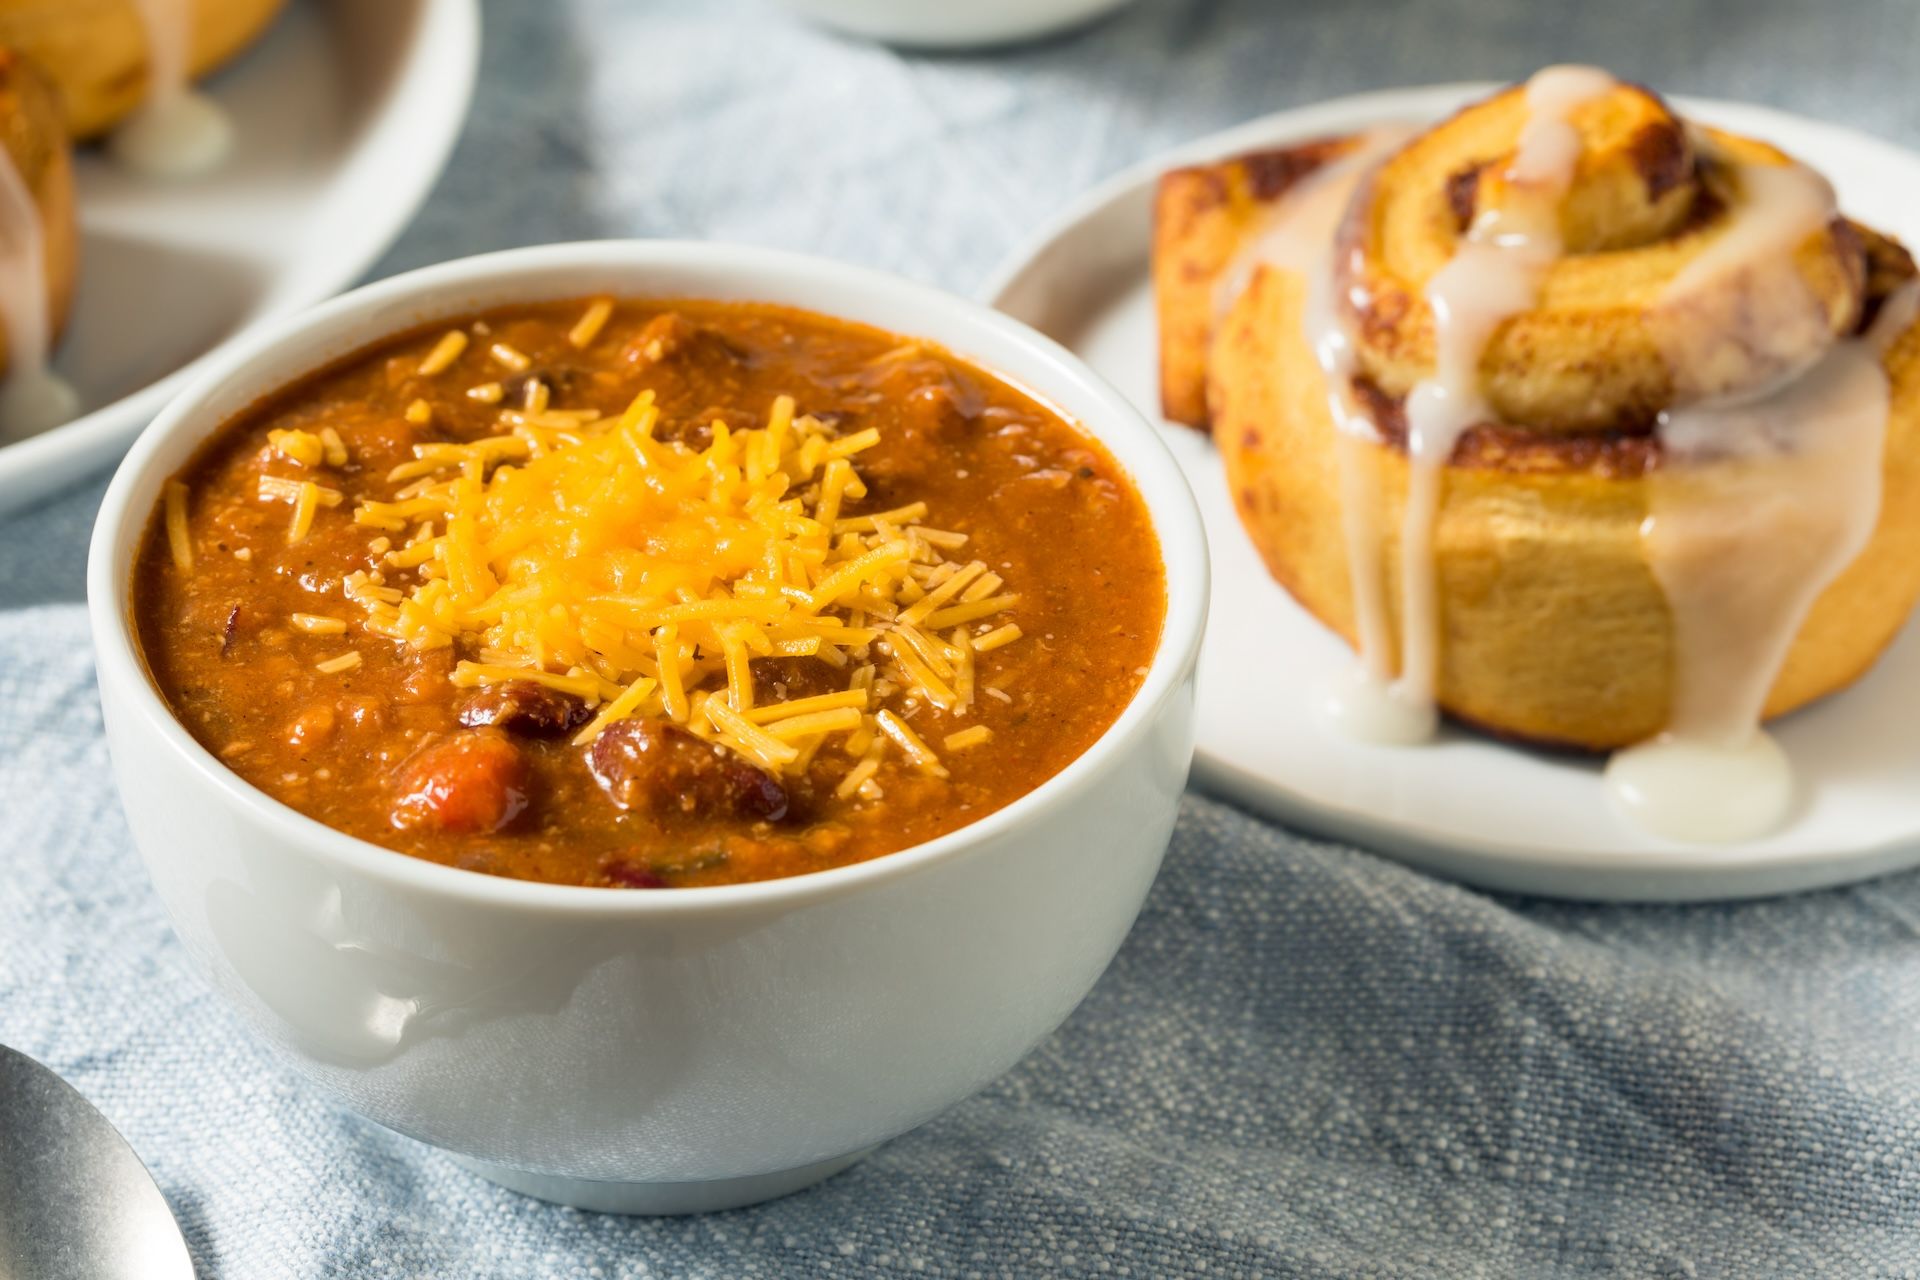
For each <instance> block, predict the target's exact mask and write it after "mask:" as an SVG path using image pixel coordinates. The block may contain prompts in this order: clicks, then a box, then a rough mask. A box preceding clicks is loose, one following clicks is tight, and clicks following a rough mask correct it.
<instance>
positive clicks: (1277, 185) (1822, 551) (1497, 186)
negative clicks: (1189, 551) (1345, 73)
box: [1154, 68, 1920, 838]
mask: <svg viewBox="0 0 1920 1280" xmlns="http://www.w3.org/2000/svg"><path fill="white" fill-rule="evenodd" d="M1154 270H1155V282H1156V292H1157V303H1158V308H1159V315H1160V325H1161V352H1160V356H1161V370H1162V394H1163V399H1164V407H1165V410H1166V412H1167V414H1168V416H1170V417H1172V418H1175V419H1176V420H1180V421H1184V422H1188V423H1192V424H1194V425H1197V426H1207V427H1210V428H1211V430H1212V433H1213V437H1214V440H1215V441H1216V443H1217V445H1218V447H1219V449H1220V453H1221V456H1222V458H1223V460H1224V462H1225V464H1226V469H1227V474H1228V478H1229V482H1230V486H1231V491H1232V494H1233V498H1234V501H1235V503H1236V505H1237V507H1238V511H1239V515H1240V517H1241V520H1242V522H1243V523H1244V525H1245V526H1246V529H1247V532H1248V534H1249V535H1250V536H1251V537H1252V539H1253V541H1254V542H1255V544H1256V545H1257V546H1258V547H1259V550H1260V552H1261V554H1262V556H1263V557H1264V559H1265V561H1266V564H1267V566H1268V568H1269V569H1270V571H1271V572H1272V574H1273V576H1274V577H1275V578H1276V579H1277V580H1278V581H1279V582H1280V584H1281V585H1282V586H1284V587H1285V588H1286V589H1287V590H1288V591H1289V592H1290V593H1291V594H1292V595H1293V596H1294V597H1295V599H1297V600H1298V601H1299V602H1300V603H1301V604H1302V605H1303V606H1305V607H1306V608H1307V609H1308V610H1310V611H1311V612H1312V613H1313V614H1314V615H1315V616H1317V617H1318V618H1319V619H1320V620H1321V621H1323V622H1324V623H1325V624H1326V625H1328V626H1329V627H1331V628H1332V629H1333V630H1335V631H1336V632H1338V633H1339V634H1341V635H1342V636H1343V637H1345V638H1346V639H1347V640H1348V641H1349V642H1350V643H1352V644H1353V645H1354V646H1355V647H1356V649H1357V650H1358V652H1359V654H1360V657H1361V670H1360V674H1359V676H1358V677H1357V679H1356V682H1355V685H1354V686H1353V688H1351V689H1349V690H1347V691H1345V692H1344V693H1343V694H1341V695H1339V696H1338V697H1336V699H1335V703H1334V705H1335V706H1336V708H1337V709H1339V710H1340V711H1341V713H1342V714H1343V715H1344V716H1345V717H1346V719H1347V723H1349V724H1350V725H1352V726H1353V727H1354V728H1355V729H1356V730H1357V731H1358V732H1361V733H1363V734H1366V735H1368V736H1375V737H1384V738H1389V739H1397V740H1412V739H1417V738H1419V737H1421V736H1423V734H1424V733H1425V731H1426V730H1427V729H1428V728H1429V726H1430V723H1431V718H1432V715H1433V713H1434V711H1435V710H1436V709H1437V710H1441V711H1445V712H1448V713H1450V714H1452V715H1453V716H1455V717H1457V718H1459V719H1460V720H1462V721H1466V722H1469V723H1471V724H1474V725H1478V726H1481V727H1483V728H1485V729H1487V730H1490V731H1492V732H1494V733H1497V734H1501V735H1506V736H1510V737H1513V738H1516V739H1522V740H1525V741H1528V742H1532V743H1541V744H1552V745H1558V746H1567V747H1574V748H1581V749H1587V750H1595V751H1606V750H1618V749H1621V748H1629V747H1632V748H1635V750H1634V752H1631V753H1628V754H1627V755H1626V756H1623V757H1621V758H1620V759H1619V761H1618V762H1617V763H1619V764H1620V765H1621V766H1622V767H1621V768H1620V769H1619V770H1618V771H1617V772H1618V773H1619V776H1620V778H1621V780H1622V782H1623V786H1625V788H1626V795H1625V798H1626V800H1627V802H1628V803H1629V805H1630V807H1631V806H1636V805H1639V806H1642V807H1643V808H1646V810H1647V812H1645V813H1643V814H1642V816H1643V818H1645V820H1646V821H1648V822H1649V824H1650V825H1652V826H1654V827H1655V828H1657V829H1660V830H1664V831H1666V832H1667V833H1669V834H1674V835H1679V836H1683V837H1687V838H1722V837H1742V836H1749V835H1753V834H1756V833H1758V832H1759V831H1760V830H1763V829H1765V828H1766V826H1768V825H1769V824H1771V823H1773V822H1777V821H1778V820H1779V818H1780V816H1781V814H1782V813H1783V812H1784V809H1785V799H1784V796H1785V794H1786V789H1785V785H1784V777H1785V775H1784V765H1783V764H1782V763H1781V762H1780V761H1779V760H1778V759H1777V758H1776V757H1777V755H1778V753H1777V751H1775V750H1774V749H1773V748H1772V747H1771V745H1770V743H1769V742H1768V741H1767V740H1766V739H1765V737H1764V735H1762V734H1761V733H1760V732H1759V728H1758V726H1759V723H1760V721H1761V720H1763V719H1765V718H1770V717H1773V716H1778V715H1782V714H1784V713H1786V712H1789V711H1791V710H1793V709H1794V708H1796V707H1800V706H1803V705H1805V704H1806V703H1808V702H1811V701H1813V700H1815V699H1817V698H1821V697H1823V696H1825V695H1827V694H1829V693H1832V692H1834V691H1835V690H1837V689H1840V688H1842V687H1844V686H1845V685H1847V684H1848V683H1850V682H1851V681H1853V680H1855V679H1857V678H1858V677H1859V676H1860V675H1861V674H1862V673H1863V672H1864V671H1866V670H1867V669H1868V668H1869V667H1870V666H1871V665H1872V664H1873V662H1874V660H1875V658H1876V657H1877V656H1878V654H1879V653H1880V652H1881V650H1882V649H1883V648H1885V646H1886V645H1887V643H1888V642H1889V640H1890V639H1891V638H1892V637H1893V635H1894V634H1895V632H1896V631H1897V630H1898V629H1899V628H1900V626H1901V624H1902V623H1903V622H1904V621H1905V619H1906V617H1907V615H1908V613H1909V612H1910V611H1911V609H1912V608H1913V605H1914V602H1915V599H1916V596H1920V367H1917V366H1916V357H1920V336H1917V335H1916V332H1915V325H1914V317H1915V296H1916V288H1915V283H1914V282H1915V276H1916V273H1915V269H1914V264H1913V262H1912V260H1911V259H1910V258H1909V256H1908V255H1907V253H1906V251H1905V250H1904V249H1902V248H1901V247H1900V246H1899V245H1898V244H1896V243H1894V242H1893V241H1892V240H1890V239H1888V238H1887V237H1885V236H1882V235H1880V234H1878V233H1876V232H1874V231H1873V230H1871V229H1869V228H1866V227H1863V226H1861V225H1859V224H1858V223H1855V222H1852V221H1850V220H1848V219H1846V218H1845V217H1843V216H1841V215H1840V214H1839V213H1838V211H1837V210H1836V207H1835V203H1834V196H1833V192H1832V189H1831V188H1830V187H1829V186H1828V185H1827V183H1826V182H1825V181H1824V180H1823V179H1821V178H1820V177H1819V176H1818V174H1816V173H1815V172H1814V171H1813V170H1811V169H1809V168H1807V167H1806V166H1805V165H1803V164H1801V163H1800V162H1798V161H1796V160H1794V159H1792V158H1790V157H1788V156H1786V155H1785V154H1783V153H1781V152H1780V151H1778V150H1776V149H1775V148H1773V147H1772V146H1769V145H1768V144H1766V143H1764V142H1761V141H1758V140H1754V139H1749V138H1744V137H1740V136H1736V135H1733V134H1730V133H1726V132H1723V131H1720V130H1716V129H1710V128H1705V127H1702V126H1699V125H1695V124H1692V123H1690V122H1688V121H1685V120H1683V119H1681V118H1680V117H1679V116H1677V115H1676V114H1675V112H1674V111H1673V109H1672V108H1671V107H1670V106H1669V105H1668V104H1667V103H1666V102H1665V101H1664V100H1663V99H1662V98H1661V97H1659V96H1658V95H1657V94H1655V93H1653V92H1651V91H1649V90H1646V89H1643V88H1640V87H1637V86H1633V85H1629V84H1622V83H1619V82H1616V81H1614V80H1613V79H1612V78H1611V77H1608V76H1606V75H1605V74H1604V73H1601V72H1598V71H1595V70H1592V69H1589V68H1551V69H1549V70H1547V71H1545V72H1542V73H1540V74H1539V75H1537V76H1535V77H1534V78H1533V79H1532V80H1531V81H1529V82H1528V83H1526V84H1524V85H1519V86H1515V87H1513V88H1511V89H1508V90H1506V91H1504V92H1501V93H1499V94H1496V95H1494V96H1493V97H1491V98H1489V99H1487V100H1485V101H1482V102H1479V103H1476V104H1473V105H1471V106H1468V107H1466V108H1465V109H1463V110H1461V111H1460V112H1459V113H1457V114H1456V115H1454V116H1453V117H1451V118H1450V119H1447V120H1445V121H1443V122H1441V123H1439V124H1437V125H1434V126H1432V127H1431V128H1428V129H1425V130H1423V131H1420V132H1418V133H1413V132H1411V131H1399V132H1397V133H1396V132H1386V133H1383V134H1379V135H1372V136H1367V137H1355V138H1340V139H1330V140H1326V141H1322V142H1316V143H1312V144H1308V145H1306V146H1303V147H1295V148H1289V149H1286V150H1284V151H1278V152H1268V153H1260V154H1256V155H1251V156H1242V157H1238V158H1234V159H1229V160H1226V161H1223V162H1221V163H1219V164H1214V165H1205V166H1199V167H1195V168H1189V169H1182V170H1179V171H1176V172H1172V173H1169V174H1167V175H1166V176H1165V177H1164V179H1163V180H1162V183H1161V188H1160V192H1159V199H1158V206H1157V216H1156V228H1155V249H1154ZM1680 757H1685V759H1684V760H1680V762H1679V763H1678V764H1676V763H1674V761H1675V760H1677V759H1679V758H1680ZM1650 760H1657V761H1659V762H1661V769H1662V770H1663V771H1664V772H1661V773H1660V775H1659V777H1657V778H1654V779H1653V780H1652V781H1649V780H1648V778H1647V777H1646V776H1643V775H1642V774H1638V773H1636V772H1635V770H1636V769H1641V768H1642V767H1643V766H1644V765H1645V764H1646V762H1648V761H1650ZM1703 762H1704V763H1703ZM1668 766H1672V767H1671V768H1669V767H1668ZM1689 770H1691V772H1688V771H1689ZM1702 770H1704V771H1705V772H1704V773H1703V772H1702ZM1716 770H1717V771H1718V772H1716ZM1683 775H1684V776H1683ZM1708 775H1711V776H1708ZM1703 778H1704V779H1705V780H1704V781H1703ZM1756 778H1758V779H1761V782H1764V783H1765V785H1764V786H1762V785H1761V783H1759V782H1756V781H1755V779H1756ZM1716 786H1720V787H1722V790H1723V791H1724V794H1722V795H1720V796H1718V797H1717V798H1716V797H1714V796H1712V795H1710V794H1708V793H1710V792H1712V790H1713V788H1714V787H1716ZM1674 787H1683V788H1691V789H1693V790H1694V791H1695V792H1697V793H1699V794H1701V795H1705V796H1706V799H1704V800H1701V801H1699V802H1698V803H1696V802H1694V801H1691V800H1690V801H1687V802H1686V803H1685V804H1683V805H1682V806H1681V807H1682V808H1687V807H1689V806H1691V808H1693V809H1698V808H1699V807H1700V806H1701V805H1702V804H1704V805H1706V806H1707V807H1708V808H1712V807H1713V806H1715V805H1718V806H1719V809H1718V810H1716V812H1715V814H1709V815H1707V817H1704V818H1703V817H1701V815H1700V814H1699V813H1693V812H1689V813H1683V814H1676V813H1674V812H1671V809H1672V805H1667V806H1666V807H1665V808H1662V801H1661V800H1660V797H1659V796H1654V795H1650V793H1649V788H1651V790H1652V791H1653V792H1658V791H1660V790H1661V789H1662V788H1667V789H1668V790H1671V789H1673V788H1674ZM1756 788H1758V789H1756ZM1762 791H1765V792H1766V794H1765V795H1764V796H1763V795H1762V794H1761V792H1762ZM1723 810H1724V811H1725V812H1722V811H1723ZM1733 810H1738V812H1732V811H1733Z"/></svg>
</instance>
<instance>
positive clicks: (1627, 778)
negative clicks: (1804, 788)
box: [1607, 733, 1793, 844]
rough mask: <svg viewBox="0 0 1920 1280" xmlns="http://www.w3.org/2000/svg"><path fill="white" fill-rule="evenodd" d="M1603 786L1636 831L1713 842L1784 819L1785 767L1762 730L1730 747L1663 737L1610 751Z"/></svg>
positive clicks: (1759, 832)
mask: <svg viewBox="0 0 1920 1280" xmlns="http://www.w3.org/2000/svg"><path fill="white" fill-rule="evenodd" d="M1607 790H1608V791H1609V792H1610V793H1611V794H1612V795H1613V798H1614V800H1615V802H1616V803H1618V804H1619V806H1620V807H1621V809H1622V810H1623V811H1624V812H1625V813H1626V815H1627V816H1628V817H1629V818H1630V819H1632V820H1633V822H1634V823H1635V824H1636V825H1638V826H1640V827H1641V828H1643V829H1645V830H1647V831H1651V832H1653V833H1654V834H1656V835H1662V836H1666V837H1668V838H1669V839H1673V840H1688V841H1692V842H1694V843H1697V844H1714V843H1723V842H1726V841H1732V840H1751V839H1754V838H1756V837H1758V836H1763V835H1765V834H1767V832H1769V831H1772V830H1774V829H1775V828H1777V827H1778V826H1779V825H1780V824H1781V823H1782V822H1783V821H1785V820H1786V816H1787V813H1788V811H1789V809H1790V808H1791V807H1792V804H1793V770H1792V767H1791V766H1790V765H1789V764H1788V763H1787V757H1786V753H1785V752H1783V751H1781V750H1780V744H1779V743H1777V742H1775V741H1774V740H1773V738H1772V737H1770V736H1769V735H1767V734H1765V733H1754V734H1751V735H1749V736H1748V737H1747V739H1746V740H1745V741H1744V742H1742V743H1740V744H1738V745H1736V746H1730V747H1714V746H1707V745H1705V744H1703V743H1699V742H1695V741H1692V740H1689V739H1682V738H1675V737H1670V736H1668V735H1665V734H1663V735H1661V736H1660V737H1658V738H1655V739H1653V740H1652V741H1650V742H1644V743H1641V744H1640V745H1639V746H1637V747H1632V748H1629V749H1628V750H1626V751H1620V752H1616V753H1615V754H1614V756H1613V758H1612V759H1611V760H1609V761H1607Z"/></svg>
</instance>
